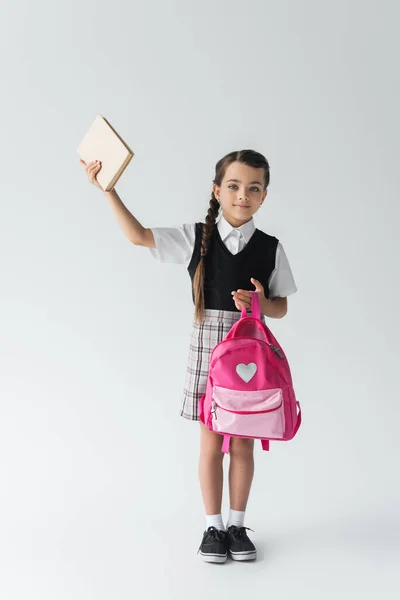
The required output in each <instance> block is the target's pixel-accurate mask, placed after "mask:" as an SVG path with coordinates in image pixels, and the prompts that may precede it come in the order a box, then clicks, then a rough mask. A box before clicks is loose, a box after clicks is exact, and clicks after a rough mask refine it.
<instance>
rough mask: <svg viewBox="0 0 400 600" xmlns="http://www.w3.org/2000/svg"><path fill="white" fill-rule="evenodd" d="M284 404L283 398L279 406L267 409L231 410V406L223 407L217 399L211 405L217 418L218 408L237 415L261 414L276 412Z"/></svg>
mask: <svg viewBox="0 0 400 600" xmlns="http://www.w3.org/2000/svg"><path fill="white" fill-rule="evenodd" d="M282 404H283V400H281V402H280V404H278V406H275V407H274V408H268V409H267V410H250V411H249V410H247V411H246V410H231V409H229V408H223V407H222V406H220V405H219V404H217V403H216V401H215V400H213V401H212V407H211V412H212V413H214V417H215V418H216V419H217V408H219V409H221V410H226V411H227V412H230V413H235V414H236V415H260V414H262V413H269V412H274V410H278V408H280V407H281V406H282Z"/></svg>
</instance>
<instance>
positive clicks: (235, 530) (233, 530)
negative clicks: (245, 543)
mask: <svg viewBox="0 0 400 600" xmlns="http://www.w3.org/2000/svg"><path fill="white" fill-rule="evenodd" d="M246 530H249V531H253V532H254V529H251V528H250V527H236V525H231V527H229V535H230V536H231V537H232V539H233V541H234V542H239V541H241V540H243V539H245V538H246V537H247V531H246Z"/></svg>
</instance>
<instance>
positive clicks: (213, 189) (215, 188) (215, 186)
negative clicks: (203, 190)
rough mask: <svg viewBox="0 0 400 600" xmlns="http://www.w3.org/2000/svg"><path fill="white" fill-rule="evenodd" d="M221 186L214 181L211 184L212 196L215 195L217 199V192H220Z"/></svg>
mask: <svg viewBox="0 0 400 600" xmlns="http://www.w3.org/2000/svg"><path fill="white" fill-rule="evenodd" d="M220 189H221V187H220V186H219V185H217V184H216V183H214V185H213V186H212V191H213V192H214V196H215V197H216V199H217V200H218V201H219V192H220Z"/></svg>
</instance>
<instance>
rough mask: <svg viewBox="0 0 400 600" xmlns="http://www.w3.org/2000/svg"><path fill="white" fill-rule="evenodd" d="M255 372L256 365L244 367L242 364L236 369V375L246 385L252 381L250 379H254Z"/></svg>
mask: <svg viewBox="0 0 400 600" xmlns="http://www.w3.org/2000/svg"><path fill="white" fill-rule="evenodd" d="M256 371H257V365H256V363H249V364H248V365H244V364H243V363H240V364H239V365H237V367H236V373H237V374H238V375H239V377H241V378H242V379H243V381H245V382H246V383H248V382H249V381H250V379H252V377H254V375H255V374H256Z"/></svg>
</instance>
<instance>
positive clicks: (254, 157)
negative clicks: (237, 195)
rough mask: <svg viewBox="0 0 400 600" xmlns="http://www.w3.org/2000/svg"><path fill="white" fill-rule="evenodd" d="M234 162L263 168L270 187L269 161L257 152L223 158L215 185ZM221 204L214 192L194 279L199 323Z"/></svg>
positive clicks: (216, 169)
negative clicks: (208, 257)
mask: <svg viewBox="0 0 400 600" xmlns="http://www.w3.org/2000/svg"><path fill="white" fill-rule="evenodd" d="M233 162H240V163H243V164H245V165H248V166H249V167H254V168H256V169H259V168H263V169H264V189H266V188H267V187H268V185H269V181H270V167H269V163H268V161H267V159H266V158H265V157H264V156H263V155H262V154H260V153H259V152H256V151H255V150H239V151H234V152H230V153H229V154H227V155H226V156H224V157H223V158H221V159H220V160H219V161H218V162H217V164H216V167H215V178H214V180H213V183H214V184H216V185H218V186H220V185H221V183H222V180H223V178H224V176H225V172H226V170H227V168H228V167H229V165H230V164H232V163H233ZM219 208H220V206H219V202H218V200H217V198H216V197H215V195H214V192H212V193H211V199H210V201H209V207H208V211H207V216H206V218H205V223H204V224H203V232H202V238H201V247H200V261H199V264H198V265H197V269H196V272H195V274H194V278H193V292H194V304H195V320H196V321H197V322H198V323H201V322H203V320H204V310H205V306H204V281H205V274H206V265H205V260H204V258H205V256H206V255H207V252H208V249H209V245H210V240H211V236H212V234H213V231H214V227H215V221H216V220H217V217H218V214H219Z"/></svg>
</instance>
